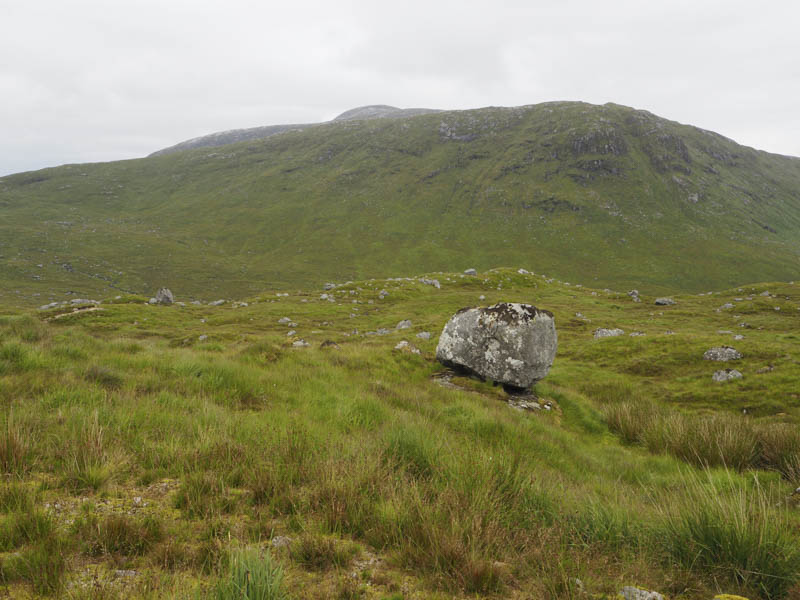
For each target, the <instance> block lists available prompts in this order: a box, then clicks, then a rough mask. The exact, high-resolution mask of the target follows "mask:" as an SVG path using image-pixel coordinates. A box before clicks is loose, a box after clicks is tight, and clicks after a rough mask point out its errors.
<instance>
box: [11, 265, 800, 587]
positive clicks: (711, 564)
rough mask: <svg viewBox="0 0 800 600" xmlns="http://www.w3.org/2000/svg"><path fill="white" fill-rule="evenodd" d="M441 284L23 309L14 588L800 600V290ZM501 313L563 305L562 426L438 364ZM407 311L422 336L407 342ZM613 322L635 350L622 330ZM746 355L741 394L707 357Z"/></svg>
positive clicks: (547, 389)
mask: <svg viewBox="0 0 800 600" xmlns="http://www.w3.org/2000/svg"><path fill="white" fill-rule="evenodd" d="M429 277H436V278H437V279H438V280H439V281H440V282H441V289H436V288H434V287H432V286H430V285H424V284H422V283H420V282H419V280H417V279H411V280H367V281H359V282H355V283H349V284H346V285H340V286H338V287H337V288H335V289H334V290H331V291H329V292H327V293H328V294H332V295H333V297H334V299H335V301H333V302H330V301H328V300H326V299H322V298H321V297H320V294H321V292H298V293H294V292H293V293H290V294H289V295H287V296H284V295H283V294H282V293H280V294H278V293H275V292H270V293H262V294H260V295H258V296H255V297H253V298H251V299H249V300H248V301H247V303H246V305H245V304H243V303H227V304H225V305H222V306H214V307H212V306H207V305H202V306H197V305H191V304H187V305H186V306H178V305H174V306H169V307H164V306H152V305H148V304H146V303H145V302H143V299H142V298H139V299H137V298H135V297H124V298H119V299H116V300H113V301H109V302H104V303H103V304H101V305H100V306H99V309H100V310H94V311H86V310H80V307H78V310H75V312H73V308H72V307H68V308H56V309H52V310H48V311H37V312H35V313H34V312H28V311H25V310H23V309H10V308H7V309H5V311H4V312H5V313H6V314H5V315H4V316H2V317H0V408H1V409H2V410H1V411H0V470H2V473H3V483H2V489H1V491H0V513H1V514H0V582H2V585H3V586H5V588H6V589H7V590H8V592H9V593H10V594H11V595H12V596H23V597H24V595H25V594H30V595H63V596H66V597H69V598H123V597H125V598H127V597H144V598H167V597H169V598H172V597H177V598H181V597H183V598H198V597H208V598H226V599H227V598H241V597H251V598H276V599H277V598H280V599H283V598H296V599H300V598H320V599H322V598H365V599H375V600H388V599H392V600H399V599H401V598H404V599H416V598H420V599H421V598H441V599H444V598H464V599H466V598H498V599H499V598H519V599H522V598H578V597H587V596H586V595H587V594H588V597H593V598H603V597H607V598H614V597H615V594H616V592H617V591H618V590H620V589H621V588H622V587H623V586H625V585H637V586H639V587H642V588H646V589H655V590H658V591H659V592H661V593H663V594H665V595H666V596H667V597H668V598H670V599H676V598H685V599H687V600H688V599H710V598H711V597H712V596H713V595H714V593H718V592H726V593H736V594H743V595H745V596H747V597H748V598H750V599H751V600H754V599H756V598H768V599H777V598H795V597H797V596H798V594H800V589H799V588H798V576H799V575H800V550H798V548H800V546H798V534H799V533H800V531H799V530H798V525H800V516H798V512H797V511H798V508H797V505H796V503H795V500H794V499H795V498H796V496H793V495H792V492H793V490H794V489H795V488H796V487H797V485H798V484H800V481H798V475H799V474H800V471H798V469H797V468H796V467H797V465H798V464H800V443H798V434H797V423H798V419H800V398H798V395H797V387H796V382H797V381H798V380H799V379H800V362H799V361H800V356H799V355H798V351H797V336H798V333H797V332H798V331H800V327H798V319H800V310H798V308H800V287H798V286H797V285H794V284H778V283H775V284H768V285H767V284H762V285H748V286H744V287H742V288H741V289H738V288H735V289H732V290H729V291H726V292H723V293H714V294H711V295H688V294H687V295H677V296H674V298H675V300H676V301H677V303H676V304H675V305H673V306H655V305H654V304H653V298H652V297H649V296H646V295H642V302H639V303H636V302H633V300H632V299H631V298H630V297H629V296H627V295H626V294H624V293H617V292H606V291H601V290H597V289H589V288H585V287H581V286H576V285H574V284H573V285H569V284H566V283H562V282H558V281H553V280H551V279H548V278H546V277H543V276H541V275H533V274H519V273H517V272H516V271H512V270H496V271H491V272H485V273H480V274H479V275H478V276H474V277H473V276H462V275H453V274H449V275H448V274H434V275H429ZM173 291H175V292H176V295H177V299H178V300H181V299H183V298H182V291H181V290H180V289H179V288H178V289H174V290H173ZM381 292H385V293H381ZM764 292H767V295H762V294H763V293H764ZM481 296H483V297H484V298H483V299H481ZM500 300H504V301H526V302H530V303H533V304H535V305H537V306H539V307H542V308H546V309H548V310H550V311H552V312H553V313H554V315H555V319H556V326H557V328H558V332H559V352H558V354H557V356H556V361H555V364H554V365H553V368H552V370H551V373H550V375H549V376H548V377H547V378H546V379H545V380H544V381H542V382H540V383H539V384H538V385H537V387H536V390H535V391H536V393H537V395H538V397H539V399H540V403H541V404H542V405H543V406H544V405H547V406H549V407H550V409H549V410H548V409H545V408H542V409H541V410H538V411H532V412H523V411H519V410H517V409H515V408H513V407H511V406H510V405H509V404H508V402H507V400H508V396H507V395H506V394H505V393H504V392H503V391H502V389H501V388H500V387H497V386H493V385H492V384H491V382H481V381H478V380H475V379H469V378H466V377H464V376H460V375H458V374H449V375H448V376H446V377H443V375H444V374H445V370H444V369H443V368H442V367H441V365H439V364H438V363H437V362H436V361H435V360H434V358H433V353H434V349H435V346H436V338H437V336H438V333H439V332H440V331H441V328H442V326H443V325H444V323H445V322H446V320H447V318H448V317H449V316H450V315H451V314H452V313H453V312H454V311H456V310H457V309H459V308H461V307H463V306H470V305H476V304H488V303H493V302H496V301H500ZM727 303H730V304H732V305H733V308H722V307H724V306H725V305H726V304H727ZM778 309H779V310H778ZM283 317H287V318H288V319H289V320H290V321H289V323H281V322H279V321H280V320H281V319H282V318H283ZM403 319H410V320H411V321H412V323H413V326H412V328H411V329H403V330H396V329H395V326H396V324H397V323H398V322H399V321H400V320H403ZM598 327H620V328H622V329H624V330H625V332H626V334H625V335H623V336H620V337H616V338H608V339H594V338H593V336H592V332H593V331H594V330H595V329H596V328H598ZM290 328H291V330H294V331H295V334H294V335H287V333H288V332H289V331H290ZM381 329H387V330H389V333H386V334H384V335H378V334H377V332H379V331H380V330H381ZM422 331H429V332H432V334H433V336H432V338H431V339H429V340H426V339H422V338H419V337H417V336H416V334H417V333H420V332H422ZM633 332H639V333H643V334H645V335H639V336H636V337H631V336H630V335H628V334H630V333H633ZM737 334H738V335H744V338H743V339H740V340H736V341H733V336H734V335H737ZM300 339H302V340H305V341H306V342H307V343H308V344H309V345H308V346H295V345H294V342H296V341H299V340H300ZM328 340H330V341H331V342H334V344H325V345H324V346H323V344H322V343H323V342H325V341H328ZM401 340H406V341H408V342H409V343H410V345H411V346H412V347H417V348H419V349H420V354H415V353H413V352H410V351H408V350H409V348H408V347H406V348H405V349H396V346H397V345H398V342H399V341H401ZM723 344H731V345H735V346H736V348H737V349H738V350H739V351H741V352H742V354H743V358H742V359H741V360H739V361H736V364H735V366H736V368H737V369H738V370H740V371H741V372H742V373H743V375H744V376H743V377H742V378H741V379H738V380H735V381H731V382H727V383H715V382H712V380H711V375H712V373H713V372H714V371H715V370H717V369H719V368H722V367H724V366H726V365H724V364H720V363H713V362H710V361H706V360H703V353H704V352H705V350H707V349H708V348H709V347H711V346H719V345H723ZM243 591H244V592H246V595H245V596H243Z"/></svg>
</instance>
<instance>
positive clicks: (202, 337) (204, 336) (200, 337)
mask: <svg viewBox="0 0 800 600" xmlns="http://www.w3.org/2000/svg"><path fill="white" fill-rule="evenodd" d="M207 339H208V336H207V335H205V334H203V335H200V336H198V337H197V341H198V342H205V341H206V340H207Z"/></svg>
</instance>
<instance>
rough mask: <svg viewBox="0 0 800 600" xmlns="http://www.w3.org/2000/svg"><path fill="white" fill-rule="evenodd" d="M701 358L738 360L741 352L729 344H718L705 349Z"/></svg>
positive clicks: (724, 360)
mask: <svg viewBox="0 0 800 600" xmlns="http://www.w3.org/2000/svg"><path fill="white" fill-rule="evenodd" d="M703 358H704V359H706V360H716V361H721V362H727V361H729V360H739V359H740V358H742V353H741V352H739V351H738V350H736V349H734V348H731V347H730V346H718V347H716V348H709V349H708V350H706V351H705V353H704V354H703Z"/></svg>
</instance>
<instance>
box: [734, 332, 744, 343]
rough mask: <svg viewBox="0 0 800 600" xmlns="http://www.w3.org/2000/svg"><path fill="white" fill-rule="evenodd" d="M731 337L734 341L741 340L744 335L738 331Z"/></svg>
mask: <svg viewBox="0 0 800 600" xmlns="http://www.w3.org/2000/svg"><path fill="white" fill-rule="evenodd" d="M733 339H735V340H736V341H739V340H743V339H744V336H743V335H742V334H740V333H737V334H736V335H735V336H733Z"/></svg>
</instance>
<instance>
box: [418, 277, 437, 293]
mask: <svg viewBox="0 0 800 600" xmlns="http://www.w3.org/2000/svg"><path fill="white" fill-rule="evenodd" d="M419 282H420V283H424V284H425V285H432V286H433V287H435V288H436V289H437V290H438V289H440V288H441V287H442V284H441V283H439V280H438V279H425V278H424V277H423V278H422V279H420V280H419Z"/></svg>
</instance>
